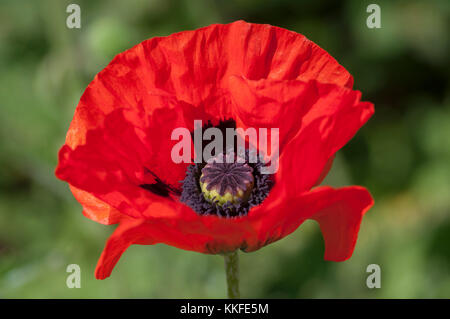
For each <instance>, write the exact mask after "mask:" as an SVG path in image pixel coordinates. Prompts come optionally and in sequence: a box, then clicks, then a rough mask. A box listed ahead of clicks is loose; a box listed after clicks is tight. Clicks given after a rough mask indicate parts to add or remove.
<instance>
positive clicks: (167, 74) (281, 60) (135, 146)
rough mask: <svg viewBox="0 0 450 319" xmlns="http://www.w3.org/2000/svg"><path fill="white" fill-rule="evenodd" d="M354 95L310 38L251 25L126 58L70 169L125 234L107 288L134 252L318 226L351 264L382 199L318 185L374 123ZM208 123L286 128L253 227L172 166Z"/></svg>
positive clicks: (100, 93)
mask: <svg viewBox="0 0 450 319" xmlns="http://www.w3.org/2000/svg"><path fill="white" fill-rule="evenodd" d="M352 85H353V78H352V76H351V75H350V74H349V73H348V72H347V71H346V70H345V69H344V68H343V67H342V66H341V65H339V64H338V63H337V62H336V60H334V59H333V58H332V57H331V56H330V55H329V54H328V53H327V52H325V51H324V50H323V49H321V48H320V47H318V46H317V45H315V44H314V43H312V42H311V41H309V40H308V39H306V38H305V37H304V36H303V35H300V34H298V33H295V32H291V31H288V30H285V29H282V28H278V27H273V26H270V25H259V24H250V23H246V22H243V21H238V22H234V23H231V24H227V25H211V26H208V27H205V28H201V29H198V30H195V31H186V32H180V33H176V34H173V35H170V36H168V37H159V38H152V39H149V40H146V41H144V42H142V43H140V44H138V45H136V46H135V47H133V48H131V49H129V50H127V51H125V52H123V53H121V54H119V55H117V56H116V57H115V58H114V59H113V61H112V62H111V63H110V64H109V65H108V66H107V67H106V68H105V69H104V70H102V71H101V72H100V73H99V74H98V75H97V76H96V77H95V79H94V80H93V81H92V82H91V83H90V84H89V86H88V87H87V89H86V90H85V92H84V94H83V96H82V97H81V99H80V102H79V104H78V106H77V108H76V111H75V115H74V118H73V121H72V123H71V125H70V128H69V131H68V133H67V138H66V144H65V145H64V146H63V147H62V148H61V150H60V152H59V163H58V167H57V169H56V175H57V177H58V178H60V179H62V180H64V181H66V182H68V183H69V185H70V189H71V191H72V193H73V194H74V196H75V198H76V199H77V200H78V201H79V202H80V203H81V205H82V206H83V214H84V215H85V216H86V217H88V218H90V219H92V220H94V221H96V222H99V223H102V224H117V223H118V224H119V226H118V227H117V228H116V230H115V231H114V233H113V234H112V235H111V237H110V238H109V240H108V241H107V243H106V246H105V249H104V251H103V253H102V255H101V257H100V260H99V262H98V265H97V269H96V273H95V275H96V277H97V278H98V279H104V278H106V277H108V276H109V275H110V273H111V271H112V269H113V267H114V265H115V264H116V263H117V261H118V259H119V258H120V256H121V255H122V253H123V252H124V251H125V250H126V249H127V247H128V246H130V245H131V244H141V245H151V244H156V243H164V244H167V245H172V246H175V247H178V248H181V249H186V250H192V251H198V252H202V253H211V254H217V253H225V252H231V251H234V250H236V249H241V250H243V251H246V252H250V251H254V250H257V249H259V248H261V247H263V246H265V245H267V244H269V243H272V242H274V241H277V240H279V239H281V238H283V237H285V236H287V235H289V234H290V233H292V232H293V231H294V230H295V229H297V227H299V226H300V225H301V224H302V223H303V222H304V221H305V220H306V219H313V220H316V221H317V222H318V223H319V225H320V228H321V230H322V233H323V236H324V239H325V259H326V260H332V261H343V260H346V259H348V258H349V257H350V256H351V255H352V253H353V249H354V246H355V243H356V239H357V234H358V231H359V226H360V223H361V219H362V217H363V215H364V214H365V212H366V211H367V210H368V209H369V208H370V207H371V206H372V205H373V200H372V198H371V196H370V194H369V192H368V191H367V190H366V189H365V188H363V187H359V186H351V187H343V188H337V189H335V188H331V187H327V186H324V187H316V186H317V185H318V184H320V183H321V181H322V180H323V178H324V177H325V175H326V174H327V173H328V170H329V169H330V167H331V165H332V161H333V158H334V155H335V153H336V152H337V151H338V150H339V149H340V148H341V147H343V146H344V145H345V144H346V143H347V142H348V141H349V140H350V139H351V138H352V137H353V136H354V134H355V133H356V132H357V131H358V129H359V128H360V127H361V126H362V125H364V123H365V122H366V121H367V120H368V119H369V118H370V116H371V115H372V114H373V112H374V109H373V105H372V104H371V103H368V102H361V101H360V97H361V93H360V92H359V91H354V90H352ZM194 120H202V122H203V123H204V124H207V125H209V126H217V127H220V125H223V124H224V123H231V124H232V125H233V126H235V127H240V128H244V129H247V128H249V127H253V128H272V127H276V128H279V152H280V156H279V169H278V171H277V172H276V173H275V174H273V176H271V177H270V178H267V180H263V181H262V182H260V179H258V183H263V184H264V183H265V182H269V180H270V185H269V184H268V185H262V186H261V185H259V186H258V185H257V186H255V189H257V188H258V187H260V188H259V189H257V190H256V191H255V192H262V193H263V195H261V196H260V194H259V193H258V194H256V193H255V194H256V195H255V196H260V197H258V198H260V200H259V201H254V202H252V203H253V204H252V205H249V206H248V207H247V208H246V210H245V211H244V213H243V214H240V215H239V216H234V217H229V216H228V217H227V216H219V215H220V214H214V213H207V212H210V211H206V213H205V211H202V212H199V211H196V207H197V206H195V203H194V204H193V203H192V202H189V201H190V199H189V198H188V197H189V196H190V195H189V194H187V195H186V194H185V195H182V192H183V191H184V190H185V189H187V188H188V187H187V186H186V185H182V183H180V181H183V180H184V181H185V184H186V180H187V179H188V176H190V175H189V172H190V174H191V175H192V174H194V173H195V172H193V169H195V167H194V166H193V165H191V164H189V163H179V164H177V163H174V161H172V159H171V150H172V147H173V146H174V145H175V144H176V143H177V141H175V140H171V133H172V131H173V129H174V128H178V127H185V128H187V129H189V131H191V132H193V131H194V126H193V123H194ZM187 172H188V173H187ZM191 177H192V176H191ZM255 178H256V177H255ZM256 184H257V182H256V179H255V185H256ZM191 186H192V185H191ZM269 186H270V187H269ZM183 187H184V188H183ZM193 187H194V186H193ZM194 188H195V187H194ZM194 188H192V189H194ZM192 189H191V190H192ZM194 191H195V189H194ZM183 196H184V200H183V201H182V200H181V199H182V198H181V197H183ZM252 196H253V195H252ZM255 198H256V197H255ZM192 201H193V200H192Z"/></svg>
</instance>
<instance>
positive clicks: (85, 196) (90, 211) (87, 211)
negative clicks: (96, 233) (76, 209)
mask: <svg viewBox="0 0 450 319" xmlns="http://www.w3.org/2000/svg"><path fill="white" fill-rule="evenodd" d="M69 187H70V190H71V191H72V194H73V196H74V197H75V199H76V200H77V201H78V202H79V203H80V204H81V206H83V215H84V216H86V217H87V218H89V219H92V220H93V221H96V222H97V223H100V224H104V225H111V224H117V223H118V222H119V221H120V220H121V218H122V217H123V215H122V214H121V213H120V212H119V211H118V210H117V209H115V208H113V207H111V206H110V205H108V204H107V203H105V202H103V201H101V200H99V199H98V198H96V197H95V196H93V195H92V194H91V193H88V192H85V191H82V190H81V189H79V188H76V187H75V186H72V185H69Z"/></svg>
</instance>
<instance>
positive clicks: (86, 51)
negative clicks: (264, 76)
mask: <svg viewBox="0 0 450 319" xmlns="http://www.w3.org/2000/svg"><path fill="white" fill-rule="evenodd" d="M372 2H373V1H361V0H347V1H335V0H315V1H299V0H291V1H289V0H264V1H260V0H216V1H211V0H179V1H177V0H169V1H168V0H145V1H144V0H131V1H130V0H128V1H119V0H115V1H81V0H77V1H57V0H55V1H17V0H10V1H7V0H1V2H0V70H1V71H0V298H50V297H54V298H110V297H122V298H185V297H192V298H194V297H196V298H222V297H225V296H226V295H225V291H226V287H225V278H224V271H223V260H222V258H221V257H219V256H209V255H202V254H199V253H194V252H187V251H182V250H178V249H176V248H173V247H169V246H165V245H156V246H132V247H131V248H130V249H129V250H128V251H127V252H126V253H125V254H124V258H122V259H121V260H120V261H119V263H118V265H117V266H116V268H115V270H114V272H113V274H112V277H110V278H109V279H107V280H104V281H98V280H95V278H94V268H95V265H96V262H97V259H98V257H99V256H100V253H101V251H102V248H103V245H104V243H105V241H106V239H107V237H108V236H109V234H111V233H112V231H113V229H114V226H103V225H100V224H97V223H95V222H93V221H90V220H88V219H86V218H85V217H83V216H82V214H81V206H80V205H79V204H78V203H77V202H76V201H75V199H74V198H73V196H72V195H71V193H70V191H69V189H68V187H67V185H66V184H65V183H63V182H61V181H58V180H57V179H56V178H55V177H54V173H53V172H54V168H55V166H56V161H57V152H58V150H59V148H60V147H61V145H62V144H63V143H64V138H65V134H66V131H67V129H68V126H69V123H70V120H71V118H72V115H73V112H74V110H75V107H76V105H77V103H78V100H79V98H80V96H81V94H82V92H83V90H84V88H85V87H86V86H87V85H88V83H89V82H90V81H91V80H92V78H93V77H94V75H95V74H96V73H98V72H99V71H100V70H101V69H102V68H103V67H105V66H106V65H107V63H108V62H109V61H110V60H111V59H112V58H113V57H114V55H116V54H117V53H119V52H121V51H123V50H125V49H128V48H130V47H131V46H133V45H135V44H137V43H139V42H141V41H143V40H145V39H147V38H150V37H153V36H162V35H169V34H171V33H173V32H177V31H182V30H186V29H194V28H197V27H201V26H205V25H208V24H211V23H227V22H232V21H235V20H239V19H244V20H246V21H248V22H258V23H269V24H273V25H277V26H281V27H285V28H287V29H291V30H295V31H297V32H300V33H302V34H304V35H306V36H307V37H308V38H309V39H311V40H312V41H314V42H315V43H317V44H319V45H320V46H321V47H322V48H324V49H325V50H327V51H328V52H329V53H330V54H331V55H332V56H334V57H335V58H336V59H337V60H338V61H339V62H340V63H341V64H342V65H344V66H345V67H346V68H347V69H348V70H349V71H350V73H352V74H353V75H354V77H355V88H356V89H359V90H361V91H362V92H363V99H364V100H369V101H372V102H374V103H375V107H376V112H375V116H374V117H373V118H372V119H371V120H370V121H369V123H368V124H367V125H366V126H365V127H364V128H363V129H361V131H360V132H359V133H358V134H357V136H356V137H355V138H354V139H353V140H352V141H351V142H350V143H349V144H348V145H347V146H346V147H345V148H344V149H343V150H341V151H340V152H339V154H338V156H337V159H336V161H335V165H334V166H333V169H332V171H331V173H330V175H329V176H328V177H327V179H326V181H325V183H326V184H331V185H334V186H342V185H351V184H359V185H364V186H366V187H368V188H369V189H370V190H371V192H372V194H373V196H374V197H375V201H376V204H375V207H374V208H373V209H372V210H371V211H370V212H369V213H368V214H367V215H366V217H365V218H364V221H363V223H362V226H361V231H360V236H359V240H358V243H357V246H356V249H355V253H354V255H353V257H352V258H351V259H350V260H348V261H346V262H343V263H333V262H325V261H324V260H323V252H324V247H323V240H322V237H321V234H320V230H319V227H318V225H317V224H316V223H315V222H312V221H309V222H306V223H305V224H304V225H303V226H301V227H300V228H299V229H298V230H297V231H296V232H295V233H294V234H292V235H291V236H288V237H287V238H285V239H283V240H281V241H279V242H277V243H274V244H272V245H269V246H267V247H265V248H263V249H261V250H259V251H257V252H255V253H251V254H241V275H242V282H241V290H242V295H243V297H248V298H260V297H262V298H267V297H274V298H278V297H286V298H299V297H300V298H305V297H306V298H318V297H325V298H328V297H329V298H435V297H438V298H449V297H450V272H449V269H450V248H449V244H450V218H449V217H450V215H449V211H450V87H449V81H448V80H449V74H450V64H449V57H448V56H449V45H450V44H449V38H450V37H449V31H450V25H449V21H450V19H449V17H450V1H448V0H442V1H438V0H435V1H433V0H428V1H425V0H423V1H419V0H407V1H406V0H405V1H388V0H384V1H376V2H375V3H377V4H379V5H380V7H381V21H382V22H381V23H382V28H381V29H368V28H367V27H366V18H367V16H368V15H369V14H368V13H366V7H367V5H368V4H369V3H372ZM70 3H77V4H79V5H80V6H81V18H82V26H81V29H68V28H67V27H66V18H67V15H68V14H67V13H66V7H67V5H68V4H70ZM72 263H75V264H79V265H80V266H81V276H82V278H81V285H82V286H81V287H82V288H81V289H69V288H67V286H66V278H67V275H68V273H66V267H67V265H68V264H72ZM372 263H375V264H379V265H380V266H381V271H382V273H381V280H382V283H381V288H380V289H369V288H367V286H366V278H367V276H368V274H367V273H366V267H367V265H369V264H372Z"/></svg>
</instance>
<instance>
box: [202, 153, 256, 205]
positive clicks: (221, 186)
mask: <svg viewBox="0 0 450 319" xmlns="http://www.w3.org/2000/svg"><path fill="white" fill-rule="evenodd" d="M231 156H232V155H229V154H227V155H218V156H216V157H213V158H212V159H211V160H209V161H208V163H207V164H206V165H205V167H203V169H202V174H201V176H200V181H199V182H200V188H201V191H202V193H203V196H204V197H205V199H206V200H207V201H208V202H210V203H214V204H216V205H220V206H222V205H224V204H225V203H231V204H239V203H243V202H246V201H247V200H248V198H249V196H250V194H251V192H252V189H253V185H254V177H253V168H252V167H251V166H249V165H248V164H247V163H245V160H243V159H242V158H239V157H234V156H233V158H231ZM227 162H230V163H227Z"/></svg>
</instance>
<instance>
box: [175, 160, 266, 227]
mask: <svg viewBox="0 0 450 319" xmlns="http://www.w3.org/2000/svg"><path fill="white" fill-rule="evenodd" d="M219 156H221V157H217V156H216V157H213V158H211V159H210V160H208V161H207V162H206V163H195V164H193V165H189V166H188V167H187V170H186V176H185V178H184V180H183V181H182V183H183V186H182V192H181V196H180V201H181V202H183V203H185V204H186V205H188V206H189V207H191V208H192V209H193V210H194V211H195V212H196V213H197V214H199V215H216V216H219V217H225V218H238V217H244V216H246V215H247V214H248V212H249V211H250V209H251V208H252V207H254V206H258V205H259V204H261V203H262V202H263V201H264V199H265V198H266V197H267V195H268V194H269V192H270V189H271V188H272V185H273V180H272V177H271V175H270V174H262V173H261V170H262V167H263V166H264V163H262V162H261V161H260V160H259V159H257V162H256V163H253V162H250V157H249V152H248V151H245V162H244V161H243V158H239V157H236V156H235V155H234V154H232V153H228V154H227V155H226V156H224V155H223V154H222V155H219ZM227 156H233V158H229V157H228V159H229V160H228V161H227ZM231 159H234V160H233V161H231ZM227 162H230V163H227Z"/></svg>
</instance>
